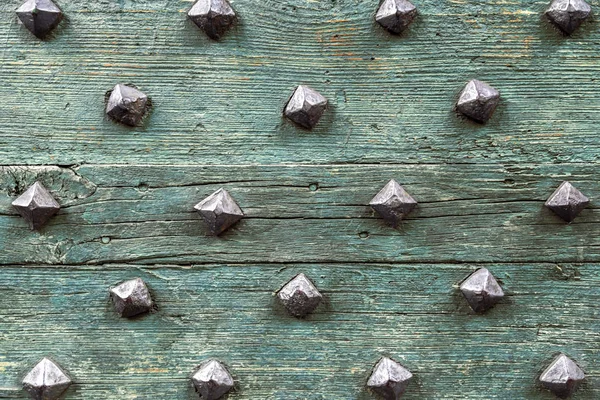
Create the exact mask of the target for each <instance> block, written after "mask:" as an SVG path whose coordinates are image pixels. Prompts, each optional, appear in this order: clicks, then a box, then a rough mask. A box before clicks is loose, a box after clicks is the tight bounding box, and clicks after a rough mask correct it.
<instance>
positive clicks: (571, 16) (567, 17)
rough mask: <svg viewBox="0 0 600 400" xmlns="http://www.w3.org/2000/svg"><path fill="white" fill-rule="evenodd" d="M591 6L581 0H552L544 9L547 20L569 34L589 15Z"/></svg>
mask: <svg viewBox="0 0 600 400" xmlns="http://www.w3.org/2000/svg"><path fill="white" fill-rule="evenodd" d="M591 12H592V7H590V5H589V4H588V3H586V2H585V1H583V0H554V1H553V2H552V3H550V6H549V7H548V9H547V10H546V13H545V14H546V17H548V20H549V21H550V22H551V23H552V24H553V25H554V26H556V27H557V28H558V29H560V30H561V31H562V32H563V33H565V34H567V35H570V34H571V33H573V32H575V30H576V29H577V28H579V26H580V25H581V24H582V23H583V21H585V20H586V19H587V17H589V15H590V13H591Z"/></svg>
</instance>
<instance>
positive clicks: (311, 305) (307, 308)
mask: <svg viewBox="0 0 600 400" xmlns="http://www.w3.org/2000/svg"><path fill="white" fill-rule="evenodd" d="M277 298H278V299H279V301H280V302H281V304H283V306H284V307H285V308H286V309H287V311H288V312H289V313H290V314H291V315H293V316H294V317H299V318H301V317H305V316H307V315H308V314H310V313H311V312H313V311H314V310H315V309H316V308H317V306H318V305H319V303H321V300H323V296H322V295H321V293H320V292H319V290H318V289H317V288H316V287H315V285H314V284H313V283H312V282H311V281H310V279H308V277H307V276H306V275H304V274H298V275H296V276H295V277H294V278H293V279H292V280H291V281H289V282H288V283H286V284H285V285H284V286H283V287H282V288H281V289H279V292H277Z"/></svg>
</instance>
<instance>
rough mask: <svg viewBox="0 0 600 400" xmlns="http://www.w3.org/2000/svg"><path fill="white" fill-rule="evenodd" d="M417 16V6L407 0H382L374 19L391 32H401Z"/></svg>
mask: <svg viewBox="0 0 600 400" xmlns="http://www.w3.org/2000/svg"><path fill="white" fill-rule="evenodd" d="M416 16H417V7H415V5H414V4H413V3H411V2H410V1H408V0H383V2H382V3H381V5H380V6H379V9H378V10H377V14H375V21H377V22H378V23H379V25H381V26H382V27H384V28H385V29H387V30H388V31H390V32H391V33H395V34H399V33H402V31H404V30H405V29H406V28H408V26H409V25H410V24H411V23H412V22H413V20H414V19H415V17H416Z"/></svg>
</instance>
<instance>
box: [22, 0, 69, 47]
mask: <svg viewBox="0 0 600 400" xmlns="http://www.w3.org/2000/svg"><path fill="white" fill-rule="evenodd" d="M17 16H18V17H19V19H20V20H21V22H22V23H23V25H24V26H25V27H26V28H27V29H28V30H29V31H30V32H31V33H33V34H34V35H35V36H36V37H37V38H39V39H43V38H44V37H45V36H46V35H47V34H48V33H50V31H52V30H53V29H54V28H56V27H57V26H58V24H59V23H60V21H61V20H62V18H63V13H62V11H61V10H60V8H58V6H57V5H56V4H55V3H54V2H52V0H27V1H26V2H25V3H23V5H21V7H19V8H18V9H17Z"/></svg>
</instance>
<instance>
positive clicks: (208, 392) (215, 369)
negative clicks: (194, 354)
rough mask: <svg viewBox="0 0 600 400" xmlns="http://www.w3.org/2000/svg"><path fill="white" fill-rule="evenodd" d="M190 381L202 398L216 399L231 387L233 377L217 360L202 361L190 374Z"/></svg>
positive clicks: (203, 399) (205, 399) (204, 399)
mask: <svg viewBox="0 0 600 400" xmlns="http://www.w3.org/2000/svg"><path fill="white" fill-rule="evenodd" d="M192 383H193V384H194V388H195V389H196V392H198V394H199V395H200V398H201V399H202V400H217V399H218V398H220V397H222V396H224V395H225V394H226V393H227V392H229V391H230V390H231V389H233V378H232V377H231V374H229V371H227V369H226V368H225V366H224V365H223V364H221V363H220V362H219V361H217V360H208V361H205V362H203V363H202V364H201V365H200V367H199V368H198V370H196V372H194V375H193V376H192Z"/></svg>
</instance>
